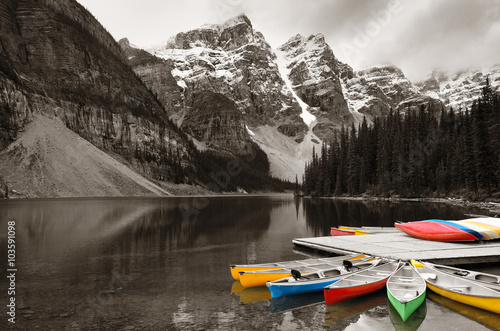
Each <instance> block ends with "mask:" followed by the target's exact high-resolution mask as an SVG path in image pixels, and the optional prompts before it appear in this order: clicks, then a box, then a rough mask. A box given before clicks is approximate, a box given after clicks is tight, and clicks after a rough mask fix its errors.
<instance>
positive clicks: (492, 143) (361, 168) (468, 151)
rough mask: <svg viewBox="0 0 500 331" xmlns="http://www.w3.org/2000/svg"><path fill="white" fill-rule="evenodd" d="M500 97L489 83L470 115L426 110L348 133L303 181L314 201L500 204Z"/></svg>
mask: <svg viewBox="0 0 500 331" xmlns="http://www.w3.org/2000/svg"><path fill="white" fill-rule="evenodd" d="M499 164H500V98H499V95H498V94H497V93H496V92H494V91H493V90H492V88H491V85H490V83H489V79H487V81H486V84H485V86H484V87H483V89H482V94H481V96H480V97H479V98H478V99H477V100H475V101H474V103H473V104H472V106H471V107H470V108H469V109H466V110H465V111H462V110H460V111H458V112H456V111H455V110H453V109H452V108H450V109H449V110H445V109H444V108H443V109H442V111H441V113H440V114H437V115H436V114H433V113H431V112H430V111H429V110H428V109H426V107H425V106H421V107H420V108H419V109H418V110H408V111H406V113H405V114H402V113H401V112H398V111H392V110H391V111H390V113H389V115H388V116H387V117H385V118H376V119H375V120H374V123H373V124H372V125H368V123H367V121H366V119H364V120H363V122H362V123H361V124H360V125H359V126H358V127H357V128H356V127H355V126H354V125H352V126H351V127H350V128H349V129H348V128H345V127H343V128H342V129H341V130H340V132H338V133H337V134H336V135H335V136H334V138H333V139H332V141H331V142H330V143H329V145H327V144H323V145H322V147H321V151H319V152H318V151H313V157H312V160H311V161H310V162H309V163H308V164H306V167H305V174H304V177H303V181H302V190H303V194H304V195H308V196H309V195H310V196H343V195H349V196H355V195H362V194H366V195H373V196H386V197H389V196H400V197H423V196H426V197H445V196H446V197H447V196H457V197H464V198H468V199H479V198H485V197H491V196H493V197H496V198H500V192H498V191H499V190H500V166H499Z"/></svg>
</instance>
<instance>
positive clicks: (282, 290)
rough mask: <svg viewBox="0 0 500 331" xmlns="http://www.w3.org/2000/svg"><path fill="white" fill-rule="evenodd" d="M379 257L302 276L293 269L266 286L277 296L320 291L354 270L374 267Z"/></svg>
mask: <svg viewBox="0 0 500 331" xmlns="http://www.w3.org/2000/svg"><path fill="white" fill-rule="evenodd" d="M380 261H381V259H379V258H376V259H373V260H371V261H367V262H363V263H360V264H357V265H354V266H348V265H343V266H338V267H335V268H331V269H328V270H322V271H317V272H312V273H309V274H307V275H305V276H302V275H301V274H300V273H298V274H297V273H295V272H294V271H295V270H293V272H292V276H291V277H286V278H283V279H279V280H275V281H272V282H267V283H266V286H267V287H268V288H269V290H270V291H271V296H272V297H273V298H277V297H280V296H284V295H291V294H299V293H307V292H316V291H322V290H323V288H324V287H325V286H328V285H330V284H333V283H335V282H337V281H339V280H340V279H342V278H343V277H344V276H347V275H349V274H351V273H354V272H359V271H362V270H364V269H367V268H371V267H374V266H376V265H378V264H379V263H380Z"/></svg>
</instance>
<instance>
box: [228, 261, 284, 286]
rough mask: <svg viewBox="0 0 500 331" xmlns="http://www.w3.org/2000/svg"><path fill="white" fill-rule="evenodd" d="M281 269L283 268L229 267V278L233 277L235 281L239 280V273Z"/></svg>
mask: <svg viewBox="0 0 500 331" xmlns="http://www.w3.org/2000/svg"><path fill="white" fill-rule="evenodd" d="M282 268H283V267H238V266H231V276H233V278H234V279H235V280H240V272H244V271H262V270H276V269H282ZM264 284H265V283H264ZM242 285H243V284H242Z"/></svg>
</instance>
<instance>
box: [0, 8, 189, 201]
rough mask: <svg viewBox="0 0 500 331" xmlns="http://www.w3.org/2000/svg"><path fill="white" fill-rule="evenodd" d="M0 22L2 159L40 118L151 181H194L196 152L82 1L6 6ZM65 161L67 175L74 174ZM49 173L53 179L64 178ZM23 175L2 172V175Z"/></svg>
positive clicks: (0, 12) (9, 169) (13, 169)
mask: <svg viewBox="0 0 500 331" xmlns="http://www.w3.org/2000/svg"><path fill="white" fill-rule="evenodd" d="M0 17H1V20H0V151H1V150H5V149H6V148H7V147H8V146H9V145H11V144H12V143H16V140H17V139H18V137H20V136H21V134H22V132H23V131H29V130H31V129H32V126H30V125H29V123H31V122H32V121H33V120H34V118H35V117H39V116H45V117H48V118H53V119H55V120H56V121H59V122H62V123H64V124H65V125H66V127H67V128H68V129H70V130H71V131H73V132H75V133H77V134H79V135H80V136H81V137H82V138H84V139H85V140H87V141H88V142H90V143H92V144H93V145H94V146H96V147H98V148H100V149H102V150H104V151H108V152H109V153H111V154H116V155H118V156H119V157H121V158H123V159H124V160H126V162H127V163H128V164H130V166H131V167H132V168H133V169H135V170H136V171H139V172H140V173H142V174H144V175H145V176H148V177H150V178H155V179H157V178H166V179H168V178H171V177H173V172H174V171H179V169H182V172H183V175H184V176H186V177H190V178H195V177H196V176H195V173H196V169H194V168H193V163H192V162H191V161H190V160H191V159H192V156H193V153H194V149H193V148H194V147H193V146H192V145H190V143H189V142H188V141H187V140H185V138H183V134H182V132H180V131H179V130H178V129H177V128H176V127H175V126H174V125H173V124H172V123H171V122H170V121H168V117H167V113H166V111H165V109H164V107H163V105H162V104H161V103H160V102H159V101H158V100H157V99H156V98H155V96H154V95H153V94H152V93H151V92H150V91H149V90H148V88H147V87H146V86H145V85H144V83H143V82H142V81H141V80H140V79H139V78H138V77H137V76H136V75H135V74H134V72H133V71H132V70H131V69H130V67H129V65H128V63H127V61H126V58H125V57H124V56H123V53H122V52H121V49H120V47H119V45H118V44H117V43H116V42H115V41H114V40H113V38H112V37H111V36H110V35H109V33H108V32H107V31H106V30H105V29H104V28H103V27H102V25H101V24H100V23H99V22H98V21H97V20H95V18H94V17H93V16H92V15H91V14H90V13H88V12H87V11H86V10H85V9H84V8H83V7H82V6H80V5H79V4H78V3H77V2H76V1H74V0H40V1H35V0H5V1H2V2H1V3H0ZM45 128H47V130H50V128H49V126H45ZM43 142H44V140H42V141H41V142H40V143H43ZM40 148H43V146H42V147H40ZM7 154H8V153H7ZM168 155H176V158H173V157H171V158H169V157H168ZM60 161H61V162H60V163H58V164H57V165H58V166H60V167H61V168H64V167H67V166H68V167H70V165H68V164H67V163H65V161H67V160H66V159H61V160H60ZM4 164H5V163H4ZM49 170H51V171H53V172H54V176H56V174H57V172H58V171H60V169H58V168H57V167H53V168H51V169H49ZM17 171H18V170H17V169H16V167H4V168H3V172H2V175H3V177H4V178H9V177H11V175H13V173H15V172H17ZM44 176H45V177H46V174H45V175H44ZM7 182H8V181H7ZM54 185H56V186H58V185H62V186H64V185H66V184H64V183H61V182H54ZM17 189H19V190H22V188H17ZM59 189H62V187H58V188H57V187H56V188H55V189H54V191H55V192H57V191H58V190H59ZM128 192H129V191H128V190H123V191H120V190H118V191H117V192H115V194H116V195H121V194H128Z"/></svg>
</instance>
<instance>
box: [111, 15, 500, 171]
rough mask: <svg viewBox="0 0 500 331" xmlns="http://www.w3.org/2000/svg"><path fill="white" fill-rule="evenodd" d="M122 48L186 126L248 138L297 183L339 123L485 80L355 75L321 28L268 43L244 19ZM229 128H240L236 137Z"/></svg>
mask: <svg viewBox="0 0 500 331" xmlns="http://www.w3.org/2000/svg"><path fill="white" fill-rule="evenodd" d="M121 45H122V48H124V50H125V53H126V55H127V57H128V59H129V63H130V64H131V66H132V67H133V69H134V71H135V72H136V74H138V75H139V76H140V77H141V78H142V80H143V81H144V82H145V83H146V85H147V86H148V87H149V88H150V89H151V90H152V91H153V92H155V93H156V94H157V96H158V98H159V100H161V101H162V102H164V103H166V105H165V108H166V109H167V110H168V111H169V116H170V117H171V118H172V119H173V120H174V121H175V122H176V123H177V124H178V125H179V126H180V127H181V129H184V130H185V131H186V132H187V133H189V134H191V135H192V136H193V138H195V139H197V140H198V141H199V142H200V143H201V144H202V145H203V144H204V145H205V147H209V148H215V149H217V148H222V149H226V150H230V149H231V148H234V146H235V144H234V143H231V142H230V141H231V140H232V141H234V140H235V139H243V140H245V141H246V140H249V139H251V140H252V141H254V142H256V143H257V144H258V145H259V146H260V148H261V149H262V150H264V151H265V152H266V154H267V155H268V158H269V160H270V163H271V172H272V174H273V175H275V176H278V177H281V178H288V179H292V180H294V179H295V174H299V176H300V174H301V173H302V172H303V165H304V163H305V162H306V161H308V160H309V159H310V156H311V153H312V148H313V147H316V148H317V149H318V148H319V147H320V144H321V143H322V141H325V142H328V141H329V140H330V139H331V137H332V136H333V133H334V132H335V131H336V130H338V129H339V128H340V127H341V126H342V125H351V124H353V123H354V124H356V125H357V124H359V123H360V122H361V121H362V120H363V118H366V119H367V120H368V122H372V121H373V119H374V118H375V117H377V116H385V115H387V114H388V113H389V111H390V110H391V109H393V110H398V111H401V112H403V113H404V112H406V111H408V110H410V109H414V110H420V109H422V107H423V108H424V109H426V110H428V111H431V112H434V113H438V112H440V111H441V109H442V108H443V103H444V104H446V105H456V104H458V103H460V102H462V101H469V100H471V99H472V98H474V97H475V95H476V94H475V92H474V89H469V87H471V86H473V85H474V84H476V85H477V88H475V89H476V90H477V91H479V92H480V87H479V86H481V83H482V82H483V81H484V80H485V77H486V76H485V74H484V73H483V74H482V75H479V74H471V73H467V74H462V75H458V76H457V78H452V79H451V80H450V79H448V77H447V76H446V75H442V74H441V75H439V74H437V73H435V74H434V75H433V76H432V77H431V78H430V79H429V80H427V81H425V82H422V83H421V84H418V85H415V84H413V83H412V82H411V81H410V80H409V79H408V78H407V77H406V76H405V75H404V73H403V72H402V71H401V70H400V69H398V68H396V67H394V66H377V67H373V68H368V69H364V70H358V71H355V70H353V69H352V68H351V67H350V66H349V65H348V64H345V63H342V62H341V61H339V60H338V59H337V58H336V57H335V55H334V53H333V52H332V50H331V48H330V46H329V45H328V44H327V43H326V41H325V38H324V37H323V36H322V35H321V34H317V35H311V36H309V37H303V36H301V35H296V36H294V37H292V38H291V39H289V40H288V41H287V42H286V43H285V44H283V45H282V46H280V47H278V48H277V49H272V48H271V46H270V45H269V44H268V43H267V41H266V40H265V37H264V36H263V35H262V33H260V32H258V31H256V30H255V29H254V28H253V27H252V23H251V21H250V20H249V18H248V17H247V16H245V15H240V16H238V17H235V18H233V19H230V20H228V21H227V22H225V23H223V24H220V25H214V24H212V25H204V26H202V27H200V28H198V29H194V30H192V31H187V32H181V33H178V34H177V35H175V36H172V37H171V38H169V39H168V41H167V42H165V43H164V44H162V45H159V46H155V47H151V48H150V49H148V50H147V51H148V52H149V53H146V52H144V51H142V50H137V49H135V48H133V47H132V46H130V45H128V44H127V43H123V42H122V43H121ZM142 52H144V53H146V54H148V55H145V54H144V53H142ZM148 57H149V58H148ZM496 72H497V73H498V72H500V70H498V71H496ZM490 81H492V83H493V85H494V86H495V84H496V85H498V84H500V74H491V75H490ZM207 91H208V92H211V93H209V94H206V93H205V92H207ZM466 91H467V92H468V93H471V95H470V96H469V97H468V96H467V94H466V93H465V92H466ZM200 93H204V94H203V96H201V97H200V95H199V94H200ZM219 94H220V95H222V96H224V98H225V99H223V98H220V97H219V96H217V95H219ZM462 95H465V99H463V98H464V97H462ZM460 98H462V99H460ZM197 100H198V101H199V100H203V102H212V103H214V104H219V105H220V107H226V106H228V105H234V107H233V106H231V107H230V108H231V109H232V110H231V111H230V112H228V111H226V110H224V109H222V108H221V109H219V108H220V107H219V106H218V107H219V108H213V107H209V108H210V111H211V112H212V113H214V114H217V115H216V116H215V117H216V118H217V120H216V119H215V117H214V116H207V114H205V113H206V111H207V110H206V109H208V108H204V107H201V108H200V107H199V105H198V104H196V103H197V102H198V101H197ZM217 100H219V101H220V100H225V101H224V102H219V103H218V101H217ZM224 105H225V106H224ZM235 111H239V112H240V113H241V114H242V116H236V114H235V113H234V112H235ZM193 113H195V114H197V115H196V116H193ZM228 114H230V116H229V115H228ZM186 121H187V122H186ZM200 121H201V122H200ZM203 121H205V122H203ZM221 123H222V124H221ZM224 123H225V124H224ZM224 126H227V127H224ZM231 128H238V130H236V131H237V132H238V137H239V138H237V137H236V136H235V135H234V134H231V132H230V131H234V130H232V129H231ZM241 128H244V130H243V131H242V130H241ZM214 132H216V134H214ZM245 132H246V133H245ZM225 140H226V142H224V141H225ZM231 146H233V147H231ZM233 152H234V151H233Z"/></svg>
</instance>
